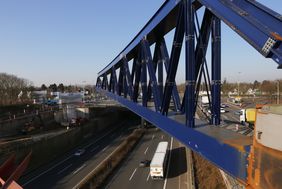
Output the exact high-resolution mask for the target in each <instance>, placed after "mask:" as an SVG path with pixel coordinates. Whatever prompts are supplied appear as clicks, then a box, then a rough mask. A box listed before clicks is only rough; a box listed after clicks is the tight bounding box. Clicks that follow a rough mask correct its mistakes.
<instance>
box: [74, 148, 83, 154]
mask: <svg viewBox="0 0 282 189" xmlns="http://www.w3.org/2000/svg"><path fill="white" fill-rule="evenodd" d="M84 153H85V149H78V150H77V151H76V152H75V153H74V155H75V156H81V155H83V154H84Z"/></svg>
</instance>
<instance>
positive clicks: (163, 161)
mask: <svg viewBox="0 0 282 189" xmlns="http://www.w3.org/2000/svg"><path fill="white" fill-rule="evenodd" d="M167 156H168V142H160V143H159V144H158V147H157V149H156V152H155V154H154V156H153V159H152V161H151V164H150V175H151V178H152V179H163V178H164V176H165V171H166V165H167Z"/></svg>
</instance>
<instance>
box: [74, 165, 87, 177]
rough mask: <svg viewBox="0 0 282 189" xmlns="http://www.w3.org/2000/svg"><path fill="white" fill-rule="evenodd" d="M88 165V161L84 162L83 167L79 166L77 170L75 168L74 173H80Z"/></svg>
mask: <svg viewBox="0 0 282 189" xmlns="http://www.w3.org/2000/svg"><path fill="white" fill-rule="evenodd" d="M85 166H86V163H84V164H83V165H82V166H81V167H79V168H78V169H77V170H75V171H74V172H73V173H72V174H73V175H75V174H76V173H78V172H79V171H80V170H81V169H83V168H84V167H85Z"/></svg>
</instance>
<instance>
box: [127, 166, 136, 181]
mask: <svg viewBox="0 0 282 189" xmlns="http://www.w3.org/2000/svg"><path fill="white" fill-rule="evenodd" d="M136 170H137V168H135V169H134V171H133V173H132V174H131V176H130V177H129V180H131V179H132V177H133V176H134V174H135V172H136Z"/></svg>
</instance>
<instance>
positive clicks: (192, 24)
mask: <svg viewBox="0 0 282 189" xmlns="http://www.w3.org/2000/svg"><path fill="white" fill-rule="evenodd" d="M200 9H204V13H203V18H202V19H201V22H200V19H199V18H198V12H199V10H200ZM221 22H224V23H225V24H227V25H228V26H229V27H230V28H231V29H232V30H234V31H235V32H236V33H237V34H238V35H239V36H241V37H242V38H243V39H244V40H245V41H246V42H248V43H249V44H250V45H251V46H252V47H253V48H255V49H256V50H257V51H258V52H259V53H260V54H261V55H262V56H264V57H265V58H269V59H272V60H273V62H274V63H276V64H277V67H278V69H279V68H282V47H281V41H282V16H281V15H280V14H278V13H276V12H274V11H273V10H271V9H269V8H267V7H265V6H264V5H262V4H260V3H258V2H256V1H254V0H167V1H165V3H164V4H163V5H162V6H161V7H160V8H159V10H158V11H157V12H156V13H155V14H154V15H153V17H152V18H151V19H150V20H149V21H148V23H147V24H146V25H145V26H144V27H143V28H142V30H141V31H140V32H139V33H138V34H137V35H136V36H135V38H134V39H133V40H132V41H131V42H130V43H129V44H128V45H127V46H126V47H125V48H124V49H123V50H122V51H121V53H120V54H118V55H117V56H116V58H115V59H114V60H113V61H112V62H111V63H110V64H108V65H107V66H106V67H105V68H104V69H103V70H101V71H100V72H99V73H98V78H97V83H96V88H97V90H98V91H99V92H101V93H104V94H105V95H107V96H109V97H111V98H113V99H115V100H116V101H118V102H119V103H121V104H122V105H124V106H125V107H127V108H128V109H129V110H131V111H133V112H135V113H136V114H138V115H139V116H141V117H142V118H144V119H145V120H147V121H149V122H151V123H152V124H154V125H156V126H157V127H159V128H160V129H162V130H163V131H165V132H166V133H168V134H169V135H171V136H173V137H175V138H177V139H178V140H179V141H181V142H182V143H183V144H185V145H186V146H187V147H189V148H191V149H192V150H193V151H195V152H198V153H199V154H200V155H201V156H203V157H204V158H206V159H208V160H209V161H211V162H212V163H213V164H215V165H216V166H218V167H219V168H221V169H223V170H224V171H225V172H227V173H229V174H230V175H232V176H233V177H235V178H236V179H238V180H239V181H240V182H242V183H243V184H245V185H246V186H250V187H254V188H264V187H265V186H268V187H273V188H274V186H275V185H276V186H277V184H278V186H281V185H282V183H281V182H282V181H281V180H280V181H279V179H277V180H274V181H273V183H271V184H270V185H267V184H266V181H265V180H267V179H265V178H262V177H259V178H258V181H256V182H253V181H252V180H253V179H254V178H253V177H254V176H253V175H252V174H251V173H250V172H249V173H248V166H249V165H250V161H251V160H250V158H248V157H249V156H250V153H251V148H252V146H253V139H251V138H249V137H246V136H243V135H240V134H237V133H234V132H232V131H229V130H226V129H223V128H220V127H218V125H219V124H220V104H221V102H220V92H221ZM126 27H130V26H126ZM172 30H174V37H173V43H172V44H167V43H166V40H165V37H164V36H165V35H166V34H167V33H169V32H170V31H172ZM210 41H211V42H210ZM209 43H210V44H211V60H207V58H206V54H207V49H208V45H209ZM153 45H154V51H153V53H152V52H151V46H153ZM168 46H170V47H171V52H170V53H169V52H168V48H167V47H168ZM182 46H184V48H183V51H184V52H182V53H184V54H185V69H184V70H179V69H178V65H179V59H180V54H181V49H182ZM207 61H211V66H208V64H207ZM129 64H131V65H129ZM180 72H182V73H183V72H185V81H183V83H185V93H184V96H183V97H181V98H180V95H179V92H178V89H177V86H176V83H175V78H176V75H177V74H179V73H180ZM164 78H165V80H164ZM201 83H204V84H205V86H206V89H207V90H208V91H211V94H210V95H209V99H210V105H209V106H210V110H211V121H210V124H205V123H204V122H203V121H201V120H198V119H195V112H196V108H197V99H198V95H199V88H200V84H201ZM208 94H209V93H208ZM140 96H141V98H139V97H140ZM270 124H271V123H270ZM281 137H282V136H281ZM280 153H281V152H280ZM280 158H281V156H280ZM255 161H256V159H255ZM278 162H281V159H279V161H278ZM277 165H278V164H277ZM279 165H281V163H280V164H279ZM258 169H260V168H258ZM261 171H262V170H261ZM276 176H277V178H279V177H280V178H281V176H282V171H281V170H279V171H278V172H277V173H276ZM257 183H259V184H257ZM268 184H269V183H268Z"/></svg>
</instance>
